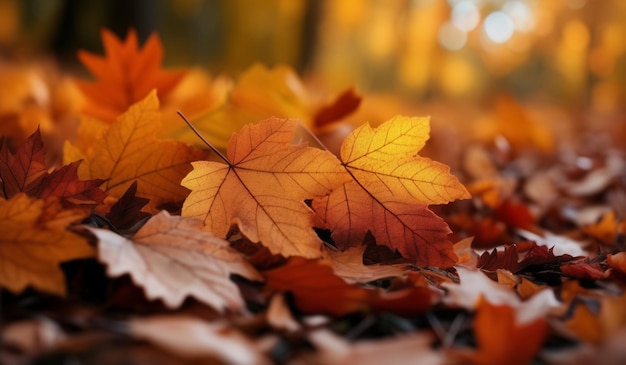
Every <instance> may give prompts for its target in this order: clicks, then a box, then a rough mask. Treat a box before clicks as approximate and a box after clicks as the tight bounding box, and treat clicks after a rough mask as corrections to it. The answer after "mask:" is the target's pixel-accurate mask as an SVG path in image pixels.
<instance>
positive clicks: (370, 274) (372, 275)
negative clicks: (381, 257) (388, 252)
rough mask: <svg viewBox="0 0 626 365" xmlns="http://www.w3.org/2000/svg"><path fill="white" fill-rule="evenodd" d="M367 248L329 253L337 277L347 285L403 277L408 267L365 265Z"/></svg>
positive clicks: (353, 248)
mask: <svg viewBox="0 0 626 365" xmlns="http://www.w3.org/2000/svg"><path fill="white" fill-rule="evenodd" d="M364 251H365V246H359V247H350V248H348V249H347V250H345V251H343V252H342V251H330V250H329V251H328V256H329V258H330V264H331V266H332V268H333V272H334V273H335V275H337V276H339V277H340V278H342V279H343V280H344V281H346V282H347V283H350V284H352V283H367V282H370V281H374V280H378V279H383V278H391V277H398V276H402V275H404V274H405V273H406V270H407V265H403V264H397V265H381V264H373V265H364V264H363V253H364Z"/></svg>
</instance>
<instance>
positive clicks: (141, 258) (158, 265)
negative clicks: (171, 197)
mask: <svg viewBox="0 0 626 365" xmlns="http://www.w3.org/2000/svg"><path fill="white" fill-rule="evenodd" d="M201 228H202V223H201V222H199V221H197V220H195V219H192V218H183V217H176V216H170V215H169V214H168V213H167V212H166V211H162V212H161V213H159V214H157V215H155V216H154V217H152V218H151V219H150V220H149V221H148V222H147V223H146V224H145V225H144V226H143V227H141V229H140V230H139V231H137V233H136V234H135V235H134V237H133V239H132V240H130V239H127V238H125V237H122V236H119V235H117V234H115V233H113V232H112V231H109V230H105V229H90V231H91V232H93V233H94V234H95V235H96V237H97V238H98V241H99V244H98V252H99V258H100V260H101V261H103V262H104V263H106V264H107V267H108V274H109V275H111V276H121V275H124V274H129V275H130V276H131V277H132V278H133V280H134V281H135V283H136V284H137V285H139V286H141V287H143V288H144V290H145V292H146V296H147V297H148V298H150V299H161V300H162V301H163V302H164V303H165V304H166V305H167V306H168V307H170V308H177V307H179V306H180V305H181V304H182V303H183V301H184V300H185V298H186V297H187V296H193V297H194V298H196V299H198V300H199V301H201V302H204V303H206V304H208V305H210V306H212V307H213V308H215V309H217V310H220V311H224V310H242V309H243V308H244V302H243V299H242V298H241V296H240V294H239V290H238V288H237V286H236V285H235V283H234V282H232V281H231V280H230V275H231V274H238V275H241V276H243V277H246V278H248V279H250V280H260V279H261V277H260V275H259V274H258V273H257V272H256V270H255V269H254V268H253V267H252V266H251V265H250V264H249V263H248V262H247V261H245V260H244V258H243V257H242V256H241V255H240V254H239V253H237V252H236V251H234V250H233V249H231V248H230V247H229V243H228V241H225V240H222V239H220V238H217V237H215V236H214V235H213V234H211V233H208V232H202V231H201Z"/></svg>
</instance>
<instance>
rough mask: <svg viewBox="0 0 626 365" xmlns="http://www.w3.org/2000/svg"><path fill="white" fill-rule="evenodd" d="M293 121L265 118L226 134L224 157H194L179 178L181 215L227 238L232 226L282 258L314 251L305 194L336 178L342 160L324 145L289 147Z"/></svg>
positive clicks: (320, 191) (324, 190)
mask: <svg viewBox="0 0 626 365" xmlns="http://www.w3.org/2000/svg"><path fill="white" fill-rule="evenodd" d="M296 126H297V122H296V121H295V120H290V119H278V118H270V119H267V120H265V121H262V122H260V123H259V124H257V125H247V126H245V127H243V128H242V129H241V131H240V132H239V133H237V134H235V135H233V137H232V138H231V140H230V142H229V145H228V149H227V155H226V157H225V160H227V161H228V162H227V163H220V162H211V161H200V162H194V163H193V167H194V169H193V171H192V172H190V173H189V174H188V175H187V176H186V177H185V178H184V180H183V181H182V185H183V186H185V187H187V188H189V189H191V193H190V194H189V196H188V197H187V199H186V200H185V202H184V204H183V210H182V215H183V216H192V217H197V218H200V219H201V220H202V221H203V222H204V224H205V229H207V230H209V231H211V232H213V233H215V234H216V235H217V236H219V237H225V236H226V235H227V233H228V231H229V230H230V228H231V226H233V225H238V226H239V229H240V230H241V232H242V233H243V234H244V235H245V236H246V237H248V238H249V239H250V240H251V241H253V242H259V241H260V242H262V243H263V244H264V245H266V246H267V247H268V248H269V249H270V250H271V251H272V252H273V253H275V254H282V255H285V256H292V255H299V256H305V257H318V256H320V242H321V241H320V240H319V238H318V237H317V235H316V234H315V232H314V230H313V228H312V225H313V219H314V216H315V215H314V213H313V212H312V211H311V210H310V209H309V207H307V205H306V204H305V200H306V199H312V198H313V197H315V196H321V195H324V194H328V193H329V192H330V191H331V190H332V189H333V188H335V187H336V186H337V185H339V184H341V183H342V182H343V180H341V179H340V177H341V165H340V164H339V161H338V160H337V158H336V157H335V156H333V155H332V154H331V153H329V152H327V151H322V150H319V149H315V148H311V147H305V146H302V145H293V144H291V141H292V140H293V138H294V132H295V129H296Z"/></svg>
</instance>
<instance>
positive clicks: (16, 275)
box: [0, 193, 94, 295]
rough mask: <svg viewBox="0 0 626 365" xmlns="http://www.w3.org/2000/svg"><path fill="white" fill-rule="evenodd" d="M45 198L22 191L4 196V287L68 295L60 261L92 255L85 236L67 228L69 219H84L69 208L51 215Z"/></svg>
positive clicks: (0, 243)
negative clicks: (48, 212) (33, 289)
mask: <svg viewBox="0 0 626 365" xmlns="http://www.w3.org/2000/svg"><path fill="white" fill-rule="evenodd" d="M44 207H45V204H44V201H43V200H41V199H34V198H30V197H28V196H26V195H25V194H24V193H18V194H17V195H15V196H13V198H11V199H9V200H4V199H2V198H0V286H2V287H4V288H7V289H8V290H9V291H11V292H13V293H20V292H22V291H23V290H24V289H26V288H27V287H29V286H30V287H33V288H35V289H37V290H41V291H44V292H48V293H52V294H57V295H65V292H66V289H65V278H64V274H63V271H61V268H60V267H59V264H60V263H62V262H65V261H69V260H73V259H77V258H84V257H91V256H93V255H94V251H93V249H92V248H91V247H90V246H89V245H88V244H87V242H86V241H85V239H84V238H82V237H80V236H78V235H76V234H74V233H71V232H69V231H67V230H66V227H67V226H68V224H69V222H72V221H78V220H80V219H82V218H84V214H82V213H80V212H72V211H65V212H60V213H59V214H58V215H57V216H49V215H47V213H46V212H45V211H44Z"/></svg>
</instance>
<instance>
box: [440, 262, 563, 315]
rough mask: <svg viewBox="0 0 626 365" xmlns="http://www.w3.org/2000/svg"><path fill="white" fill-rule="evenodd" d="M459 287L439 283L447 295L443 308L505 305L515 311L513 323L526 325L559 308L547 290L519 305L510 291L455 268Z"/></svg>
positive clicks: (475, 274)
mask: <svg viewBox="0 0 626 365" xmlns="http://www.w3.org/2000/svg"><path fill="white" fill-rule="evenodd" d="M456 270H457V272H458V273H459V279H460V283H459V284H455V283H443V284H442V286H443V287H444V288H446V289H447V290H448V295H447V296H445V297H444V298H443V302H444V303H446V304H447V305H452V306H459V307H462V308H467V309H470V310H471V309H475V308H476V307H477V306H478V305H479V302H480V301H481V300H484V301H487V302H489V303H491V304H493V305H506V306H509V307H512V308H515V315H516V321H517V323H520V324H525V323H530V322H532V321H534V320H535V319H536V318H543V317H545V316H546V314H547V313H549V311H550V310H552V309H554V308H557V307H559V306H560V302H559V301H558V300H557V299H556V297H555V295H554V292H553V291H552V290H551V289H545V290H542V291H540V292H539V293H537V294H535V295H534V296H532V297H531V298H530V299H528V300H526V301H522V300H521V299H520V298H519V296H518V295H517V293H516V292H515V291H514V290H513V289H512V288H510V287H507V286H504V285H500V284H498V283H496V282H494V281H493V280H491V279H489V278H488V277H487V276H486V275H485V274H483V273H482V272H480V271H477V270H471V269H467V268H465V267H457V268H456Z"/></svg>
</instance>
